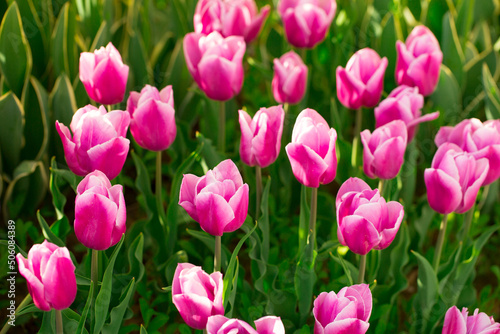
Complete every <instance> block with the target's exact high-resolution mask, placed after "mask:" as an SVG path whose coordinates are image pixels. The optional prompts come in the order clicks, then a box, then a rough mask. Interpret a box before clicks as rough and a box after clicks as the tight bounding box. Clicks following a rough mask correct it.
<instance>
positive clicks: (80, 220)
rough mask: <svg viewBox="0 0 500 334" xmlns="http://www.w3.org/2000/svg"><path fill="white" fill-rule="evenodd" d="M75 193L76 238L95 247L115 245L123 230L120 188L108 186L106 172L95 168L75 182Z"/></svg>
mask: <svg viewBox="0 0 500 334" xmlns="http://www.w3.org/2000/svg"><path fill="white" fill-rule="evenodd" d="M76 192H77V194H76V199H75V234H76V238H77V239H78V241H80V242H81V243H82V244H83V245H84V246H85V247H87V248H90V249H94V250H105V249H108V248H109V247H111V246H114V245H116V244H117V243H118V241H120V239H121V237H122V234H123V233H125V229H126V226H125V222H126V220H127V212H126V207H125V199H124V197H123V187H122V186H121V185H119V184H117V185H114V186H111V183H110V182H109V180H108V178H107V177H106V175H105V174H104V173H102V172H101V171H98V170H96V171H95V172H92V173H90V174H88V175H87V176H86V177H85V178H84V179H83V180H82V181H81V182H80V183H79V184H78V187H77V189H76Z"/></svg>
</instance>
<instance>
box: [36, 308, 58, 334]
mask: <svg viewBox="0 0 500 334" xmlns="http://www.w3.org/2000/svg"><path fill="white" fill-rule="evenodd" d="M55 323H56V312H55V310H50V311H49V312H43V318H42V325H41V326H40V330H39V331H38V334H54V333H55V332H56V329H55V328H54V324H55Z"/></svg>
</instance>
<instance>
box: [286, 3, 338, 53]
mask: <svg viewBox="0 0 500 334" xmlns="http://www.w3.org/2000/svg"><path fill="white" fill-rule="evenodd" d="M336 10H337V3H336V2H335V0H325V1H317V0H313V1H311V0H280V1H279V2H278V13H279V15H280V17H281V20H282V21H283V26H284V28H285V35H286V39H287V40H288V43H290V44H292V45H293V46H295V47H297V48H314V47H315V46H316V45H317V44H318V43H320V42H321V41H323V40H324V39H325V36H326V34H327V32H328V30H329V29H330V25H331V24H332V21H333V17H334V16H335V11H336Z"/></svg>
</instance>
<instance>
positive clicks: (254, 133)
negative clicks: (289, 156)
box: [239, 105, 285, 167]
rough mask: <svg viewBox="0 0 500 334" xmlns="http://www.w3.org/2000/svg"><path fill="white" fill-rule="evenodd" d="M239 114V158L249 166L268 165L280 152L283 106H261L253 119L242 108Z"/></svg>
mask: <svg viewBox="0 0 500 334" xmlns="http://www.w3.org/2000/svg"><path fill="white" fill-rule="evenodd" d="M239 115H240V117H239V121H240V127H241V143H240V157H241V160H242V161H243V162H244V163H245V164H247V165H249V166H255V165H257V166H259V167H267V166H269V165H270V164H272V163H273V162H274V161H275V160H276V158H277V157H278V155H279V153H280V148H281V134H282V133H283V121H284V119H285V112H284V111H283V107H281V105H279V106H275V107H270V108H261V109H260V110H259V111H257V113H256V114H255V116H254V117H253V119H252V118H250V116H249V115H248V114H247V113H246V112H245V111H244V110H240V111H239Z"/></svg>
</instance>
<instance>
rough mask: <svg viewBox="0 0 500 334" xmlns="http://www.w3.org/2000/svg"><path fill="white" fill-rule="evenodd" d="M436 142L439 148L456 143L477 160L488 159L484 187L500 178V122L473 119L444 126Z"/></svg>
mask: <svg viewBox="0 0 500 334" xmlns="http://www.w3.org/2000/svg"><path fill="white" fill-rule="evenodd" d="M435 142H436V145H437V146H440V145H442V144H444V143H447V142H448V143H454V144H456V145H458V146H459V147H460V148H461V149H463V150H464V151H466V152H469V153H471V154H472V155H473V156H474V157H475V158H476V159H480V158H486V159H488V161H489V166H490V169H489V171H488V175H487V176H486V179H485V180H484V182H483V186H484V185H488V184H491V183H493V182H494V181H496V180H498V178H500V120H491V121H486V122H484V123H482V122H481V121H480V120H478V119H477V118H471V119H466V120H463V121H462V122H460V123H459V124H457V125H456V126H455V127H451V126H443V127H442V128H441V129H439V131H438V133H437V135H436V139H435Z"/></svg>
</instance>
